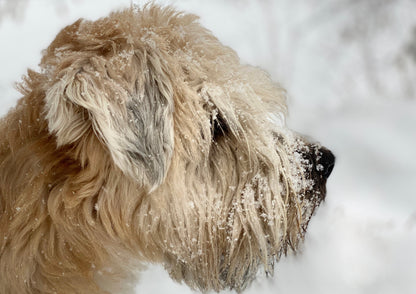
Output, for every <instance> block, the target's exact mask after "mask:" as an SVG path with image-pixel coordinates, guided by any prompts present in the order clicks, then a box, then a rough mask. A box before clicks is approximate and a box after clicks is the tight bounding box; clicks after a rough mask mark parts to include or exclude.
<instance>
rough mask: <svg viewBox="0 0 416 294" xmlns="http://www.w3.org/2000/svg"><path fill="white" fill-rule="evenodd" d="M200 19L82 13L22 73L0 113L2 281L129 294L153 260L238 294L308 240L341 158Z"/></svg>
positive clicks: (142, 11) (13, 292)
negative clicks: (291, 125)
mask: <svg viewBox="0 0 416 294" xmlns="http://www.w3.org/2000/svg"><path fill="white" fill-rule="evenodd" d="M197 19H198V18H197V17H196V16H194V15H191V14H186V13H183V12H178V11H176V10H175V9H174V8H172V7H160V6H158V5H156V4H149V5H146V6H144V7H142V8H137V7H132V8H129V9H126V10H122V11H118V12H113V13H111V14H110V15H109V16H108V17H105V18H101V19H99V20H96V21H87V20H83V19H81V20H78V21H76V22H75V23H74V24H72V25H69V26H67V27H66V28H64V29H63V30H62V31H61V32H60V33H59V34H58V35H57V36H56V38H55V40H54V41H53V42H52V43H51V45H50V46H49V47H48V48H47V49H46V50H45V51H44V52H43V57H42V60H41V63H40V70H39V71H33V70H28V73H27V75H26V76H25V77H24V78H23V82H22V83H21V84H20V86H19V90H20V91H21V93H22V95H23V96H22V98H21V99H20V100H19V101H18V103H17V105H16V106H15V107H14V108H13V109H12V110H10V111H9V113H8V114H7V115H6V116H5V117H3V118H2V119H1V121H0V134H1V137H0V272H1V275H0V293H2V294H17V293H19V294H26V293H27V294H29V293H30V294H34V293H50V294H52V293H65V294H69V293H77V294H87V293H88V294H91V293H133V292H132V291H133V289H132V287H130V286H131V285H132V284H131V283H129V281H131V279H133V277H135V274H136V271H137V270H140V269H141V267H142V265H144V264H146V263H160V264H163V266H164V267H165V268H166V270H167V271H168V272H169V274H170V276H171V277H172V278H173V279H174V280H176V281H179V282H185V283H186V284H187V285H189V287H191V288H192V289H197V290H200V291H203V292H206V291H221V290H223V289H235V290H236V291H238V292H241V291H243V290H244V289H245V288H246V286H247V285H249V284H250V282H251V281H252V280H253V279H254V278H255V276H256V273H257V272H258V271H259V270H260V269H262V270H264V271H265V272H266V273H268V274H272V273H273V268H274V264H275V263H276V262H277V261H278V260H279V258H280V257H281V256H282V255H285V254H287V253H288V252H293V251H295V252H296V251H297V250H299V248H300V244H301V243H302V242H301V241H302V240H303V239H304V236H305V233H306V230H307V226H308V223H309V220H310V218H311V216H312V215H313V214H314V211H315V209H316V208H317V207H318V206H319V205H320V203H321V202H322V201H323V200H324V199H325V195H326V188H325V186H326V181H327V178H328V177H329V175H330V174H331V171H332V169H333V167H334V162H335V157H334V155H333V154H332V153H331V152H330V151H329V150H328V149H326V148H324V147H322V146H321V145H319V144H318V143H314V142H310V141H308V140H307V139H305V138H304V137H303V136H301V135H298V134H296V133H295V132H292V131H290V130H289V129H288V128H287V127H286V125H285V115H286V111H287V109H286V92H285V90H284V89H283V88H282V87H281V86H279V85H278V84H276V83H274V82H273V81H272V80H271V78H270V76H269V75H268V74H267V73H266V72H264V71H263V70H261V69H259V68H257V67H252V66H249V65H244V64H242V63H241V62H240V60H239V58H238V56H237V54H236V53H235V52H234V51H233V50H232V49H230V48H228V47H226V46H224V45H222V44H221V43H220V42H219V41H218V39H217V38H215V37H214V36H213V35H212V33H211V32H210V31H208V30H207V29H205V28H203V27H202V26H201V25H200V24H199V23H198V21H197ZM129 287H130V288H129Z"/></svg>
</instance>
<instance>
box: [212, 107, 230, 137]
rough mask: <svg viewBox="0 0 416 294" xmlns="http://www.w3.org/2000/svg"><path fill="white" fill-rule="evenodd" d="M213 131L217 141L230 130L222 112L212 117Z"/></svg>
mask: <svg viewBox="0 0 416 294" xmlns="http://www.w3.org/2000/svg"><path fill="white" fill-rule="evenodd" d="M211 132H212V140H213V141H217V140H218V139H219V138H221V137H223V136H225V135H227V133H228V132H229V129H228V125H227V123H226V121H225V119H224V117H223V116H222V115H221V113H218V114H217V115H216V116H215V117H211Z"/></svg>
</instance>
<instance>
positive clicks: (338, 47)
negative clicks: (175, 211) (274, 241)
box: [0, 0, 416, 294]
mask: <svg viewBox="0 0 416 294" xmlns="http://www.w3.org/2000/svg"><path fill="white" fill-rule="evenodd" d="M158 2H162V3H175V5H176V6H177V7H179V8H182V9H185V10H187V11H191V12H195V13H197V14H198V15H200V16H201V22H202V23H203V24H204V25H205V26H207V27H208V28H209V29H211V30H212V31H213V32H214V34H215V35H217V36H218V37H219V38H220V40H221V41H222V42H223V43H225V44H227V45H229V46H231V47H232V48H234V49H235V50H237V52H238V53H239V55H240V56H241V58H242V60H243V61H245V62H248V63H251V64H256V65H259V66H261V67H263V68H265V69H266V70H268V71H269V72H270V73H271V74H272V76H273V77H274V78H275V79H276V80H279V81H280V82H281V83H282V84H283V86H285V87H286V88H288V90H289V111H290V117H289V119H288V124H289V126H290V127H291V128H293V129H295V130H297V131H299V132H301V133H304V134H308V135H309V136H311V137H312V138H315V139H316V140H318V141H320V142H321V143H322V144H323V145H324V146H327V147H329V148H330V149H331V150H332V151H333V152H334V153H335V155H336V156H337V162H336V165H335V168H334V171H333V173H332V175H331V177H330V179H329V181H328V186H327V188H328V196H327V201H326V202H325V203H324V204H323V206H321V207H320V208H319V210H318V212H317V214H316V215H315V217H314V218H312V220H311V222H310V227H309V231H308V234H307V237H306V242H305V246H304V251H303V253H302V254H299V255H297V256H289V257H287V258H283V259H282V260H281V261H280V263H279V264H278V266H277V271H276V274H275V277H273V278H267V279H266V277H264V276H260V277H259V279H258V280H257V281H255V282H254V283H253V285H252V286H251V287H250V288H249V289H248V291H247V293H253V294H254V293H256V294H258V293H291V294H295V293H310V294H314V293H316V294H326V293H328V294H333V293H337V294H342V293H348V294H350V293H359V294H360V293H363V294H364V293H365V294H367V293H377V294H383V293H386V294H387V293H401V294H407V293H408V294H411V293H416V280H415V278H416V250H415V246H416V192H415V191H416V189H415V181H416V155H415V146H416V131H415V126H416V98H415V97H412V96H411V95H409V96H408V97H406V96H405V95H406V93H412V92H411V91H407V92H406V89H403V87H402V86H403V84H402V83H401V77H403V76H400V74H399V71H398V69H397V68H396V67H394V66H393V63H394V62H395V61H394V58H393V57H394V53H395V52H397V51H398V50H399V49H400V48H399V47H400V46H399V45H400V44H403V42H404V41H403V40H406V39H408V38H409V37H410V35H409V34H406V31H409V28H410V27H411V25H414V23H412V22H411V18H410V17H409V15H411V14H409V13H410V10H411V9H410V8H409V5H410V4H409V3H410V2H409V1H398V2H400V3H404V4H403V5H401V6H400V4H397V6H394V7H395V11H397V13H402V17H401V19H400V23H398V22H395V23H393V24H394V25H393V26H390V27H388V28H386V29H385V30H382V31H381V32H380V33H379V35H378V36H377V38H375V39H374V41H372V42H370V45H369V46H370V48H371V50H372V52H374V54H373V55H372V56H366V55H364V54H362V52H361V51H360V50H359V49H358V48H359V47H360V42H358V43H357V42H355V43H354V42H351V45H350V46H345V43H342V42H341V40H340V37H339V36H338V35H337V32H338V31H339V30H338V31H337V26H340V25H342V24H343V23H345V22H346V21H347V20H348V14H346V12H345V13H343V14H340V18H339V21H338V22H336V21H332V22H331V21H328V20H325V21H320V20H319V21H318V20H317V19H316V15H319V14H316V13H314V12H315V11H314V10H312V8H311V7H312V6H313V5H312V4H305V3H307V1H304V2H302V1H300V0H294V1H283V0H279V1H260V0H259V1H254V0H245V1H231V0H230V1H220V0H212V1H202V0H192V1H191V0H181V1H179V0H178V1H168V0H165V1H158ZM312 2H313V3H315V4H316V3H317V2H316V1H311V3H312ZM330 2H331V1H323V2H322V3H327V4H328V3H330ZM340 2H341V1H340ZM28 3H29V4H28V6H27V8H26V11H24V12H22V13H20V15H21V18H20V19H17V20H16V19H13V18H11V17H6V18H4V17H2V18H0V43H1V44H2V45H1V47H0V53H1V54H0V64H1V68H0V97H1V98H0V115H3V114H5V113H6V112H7V110H8V109H9V108H10V107H11V106H12V105H14V103H15V102H16V100H17V98H18V97H19V94H18V93H17V91H16V90H14V88H13V83H14V82H16V81H19V80H20V76H21V75H22V74H24V73H25V70H26V68H27V67H31V68H36V66H37V63H38V62H39V61H40V57H41V54H40V52H41V50H42V49H44V48H46V46H47V45H48V44H49V43H50V42H51V41H52V39H53V38H54V36H55V34H56V33H57V32H58V31H59V30H60V29H61V28H62V27H63V26H64V25H66V24H69V23H71V22H73V21H75V20H76V19H77V18H78V17H87V18H92V19H95V18H97V17H100V16H103V15H105V14H107V13H108V12H109V11H110V10H111V9H114V8H117V7H121V6H129V5H130V1H129V0H123V1H120V0H105V1H103V0H90V1H82V0H72V1H70V0H65V1H60V2H59V3H60V4H57V3H58V2H56V1H52V0H38V1H34V0H30V1H29V2H28ZM261 3H263V4H261ZM317 7H318V5H317ZM411 7H413V11H414V6H411ZM318 8H319V7H318ZM407 11H408V12H407ZM404 12H406V13H404ZM0 17H1V16H0ZM309 20H312V21H311V22H308V21H309ZM400 28H402V29H400ZM361 42H364V40H362V41H361ZM366 58H367V59H368V58H373V59H374V61H375V63H374V65H375V68H376V71H377V74H376V76H375V80H371V79H368V77H367V76H366V75H367V72H366V71H365V69H366V61H367V59H366ZM406 66H407V68H408V72H416V71H415V64H414V63H413V64H409V63H406ZM370 76H371V75H370ZM374 84H378V85H379V86H380V87H379V91H376V90H374ZM96 208H97V209H98V206H97V207H96ZM137 293H181V294H186V293H192V292H191V291H190V290H189V289H188V288H187V287H186V286H184V285H179V284H176V283H174V282H172V281H171V280H170V278H169V277H168V274H167V273H166V272H165V271H164V270H163V269H162V268H161V267H159V266H150V268H149V270H148V271H145V272H143V274H142V275H141V281H140V283H139V285H138V286H137Z"/></svg>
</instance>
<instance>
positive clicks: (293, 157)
mask: <svg viewBox="0 0 416 294" xmlns="http://www.w3.org/2000/svg"><path fill="white" fill-rule="evenodd" d="M275 139H276V144H277V145H278V146H280V148H284V149H285V154H288V164H286V165H284V168H285V172H286V174H287V175H288V178H289V179H290V184H291V185H290V186H291V189H292V191H291V193H293V194H295V195H296V197H295V198H296V199H297V200H298V205H299V206H298V207H299V209H300V211H299V212H298V214H299V219H298V221H299V226H300V229H301V236H300V237H301V238H303V236H304V234H305V233H306V229H307V227H308V224H309V221H310V219H311V217H312V216H313V215H314V213H315V210H316V208H317V207H319V205H320V204H321V203H322V201H324V200H325V197H326V182H327V179H328V178H329V176H330V175H331V173H332V171H333V169H334V166H335V156H334V154H333V153H332V152H331V151H330V150H329V149H327V148H325V147H323V146H321V145H320V144H318V143H310V142H309V141H308V140H307V139H305V138H304V137H302V136H300V135H297V134H294V133H289V132H288V133H285V134H284V135H278V134H275ZM294 239H295V238H294ZM294 243H295V244H296V243H297V241H294ZM290 245H291V244H290ZM291 246H292V245H291ZM292 247H296V245H294V246H292Z"/></svg>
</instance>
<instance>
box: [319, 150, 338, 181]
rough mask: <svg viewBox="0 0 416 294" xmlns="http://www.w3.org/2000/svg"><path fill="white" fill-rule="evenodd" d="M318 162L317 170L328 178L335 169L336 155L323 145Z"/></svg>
mask: <svg viewBox="0 0 416 294" xmlns="http://www.w3.org/2000/svg"><path fill="white" fill-rule="evenodd" d="M316 163H317V164H316V170H317V171H318V172H319V173H320V174H321V175H322V176H323V177H324V178H326V179H327V178H328V177H329V176H330V175H331V172H332V170H333V169H334V165H335V156H334V154H332V152H331V151H329V150H328V149H326V148H324V147H321V148H320V149H319V155H318V158H317V162H316Z"/></svg>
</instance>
